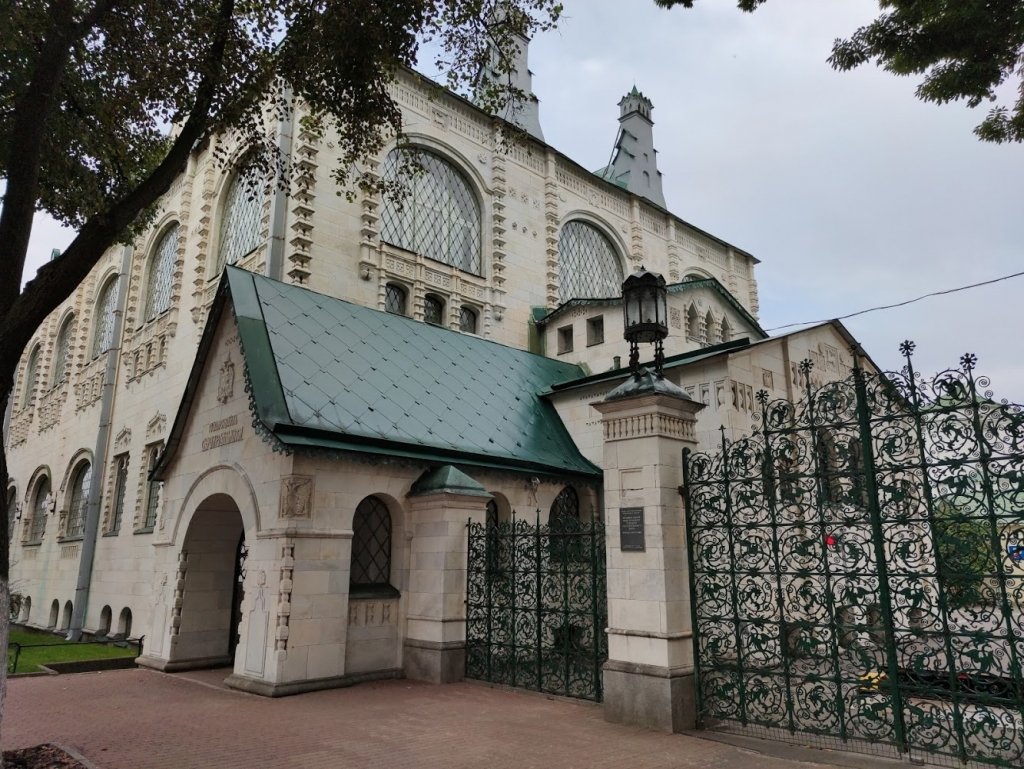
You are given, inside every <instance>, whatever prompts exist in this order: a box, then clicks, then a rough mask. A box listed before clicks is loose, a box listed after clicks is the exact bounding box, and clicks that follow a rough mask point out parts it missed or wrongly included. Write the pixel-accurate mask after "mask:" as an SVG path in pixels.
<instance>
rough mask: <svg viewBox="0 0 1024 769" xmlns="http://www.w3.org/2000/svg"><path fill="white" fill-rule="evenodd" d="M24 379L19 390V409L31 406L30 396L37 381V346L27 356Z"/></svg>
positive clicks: (33, 392) (34, 389)
mask: <svg viewBox="0 0 1024 769" xmlns="http://www.w3.org/2000/svg"><path fill="white" fill-rule="evenodd" d="M24 379H25V381H24V385H23V386H22V389H21V408H25V407H26V406H29V405H31V403H32V396H33V395H34V394H35V391H36V382H37V381H38V380H39V345H36V346H35V347H33V348H32V352H30V353H29V354H28V361H27V362H26V363H25V377H24Z"/></svg>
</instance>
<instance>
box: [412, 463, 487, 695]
mask: <svg viewBox="0 0 1024 769" xmlns="http://www.w3.org/2000/svg"><path fill="white" fill-rule="evenodd" d="M490 498H491V495H490V494H488V493H487V492H486V491H485V490H484V488H483V487H482V486H481V485H480V484H479V483H477V482H476V481H475V480H473V479H472V478H470V477H469V476H468V475H466V474H465V473H463V472H461V471H460V470H458V469H456V468H455V467H452V466H451V465H446V466H444V467H440V468H437V469H434V470H431V471H428V472H427V473H425V474H424V475H423V476H422V477H421V478H420V479H419V480H418V481H416V483H415V484H413V487H412V490H411V492H410V494H409V509H410V525H411V527H412V534H413V536H412V559H411V562H410V567H409V592H408V604H407V607H408V608H407V620H408V624H407V628H408V630H407V635H406V638H405V650H404V651H405V653H404V668H405V675H406V677H408V678H414V679H418V680H421V681H430V682H432V683H451V682H453V681H461V680H462V679H463V677H464V676H465V672H466V568H467V564H466V560H467V553H466V521H467V520H469V519H470V518H472V519H473V520H474V521H483V520H484V516H485V514H486V509H487V501H488V500H489V499H490Z"/></svg>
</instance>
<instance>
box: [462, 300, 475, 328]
mask: <svg viewBox="0 0 1024 769" xmlns="http://www.w3.org/2000/svg"><path fill="white" fill-rule="evenodd" d="M476 322H477V314H476V310H474V309H473V308H471V307H466V306H465V305H463V306H462V307H461V308H460V309H459V331H461V332H463V333H465V334H475V333H476Z"/></svg>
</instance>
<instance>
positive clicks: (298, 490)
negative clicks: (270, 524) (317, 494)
mask: <svg viewBox="0 0 1024 769" xmlns="http://www.w3.org/2000/svg"><path fill="white" fill-rule="evenodd" d="M313 490H314V485H313V476H311V475H289V476H287V477H285V478H282V479H281V504H280V507H279V513H278V514H279V516H280V518H282V519H283V520H294V519H307V520H308V519H310V518H312V517H313Z"/></svg>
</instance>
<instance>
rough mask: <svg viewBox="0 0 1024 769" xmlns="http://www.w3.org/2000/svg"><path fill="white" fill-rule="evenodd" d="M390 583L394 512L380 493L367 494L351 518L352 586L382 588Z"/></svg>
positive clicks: (350, 582) (355, 588)
mask: <svg viewBox="0 0 1024 769" xmlns="http://www.w3.org/2000/svg"><path fill="white" fill-rule="evenodd" d="M390 584H391V513H390V512H389V511H388V508H387V505H385V504H384V502H383V501H381V500H380V499H378V498H377V497H367V498H366V499H364V500H363V501H362V502H360V503H359V506H358V507H357V508H356V514H355V517H354V518H353V520H352V570H351V572H350V574H349V585H350V590H353V591H358V590H381V589H384V588H387V587H389V586H390Z"/></svg>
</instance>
